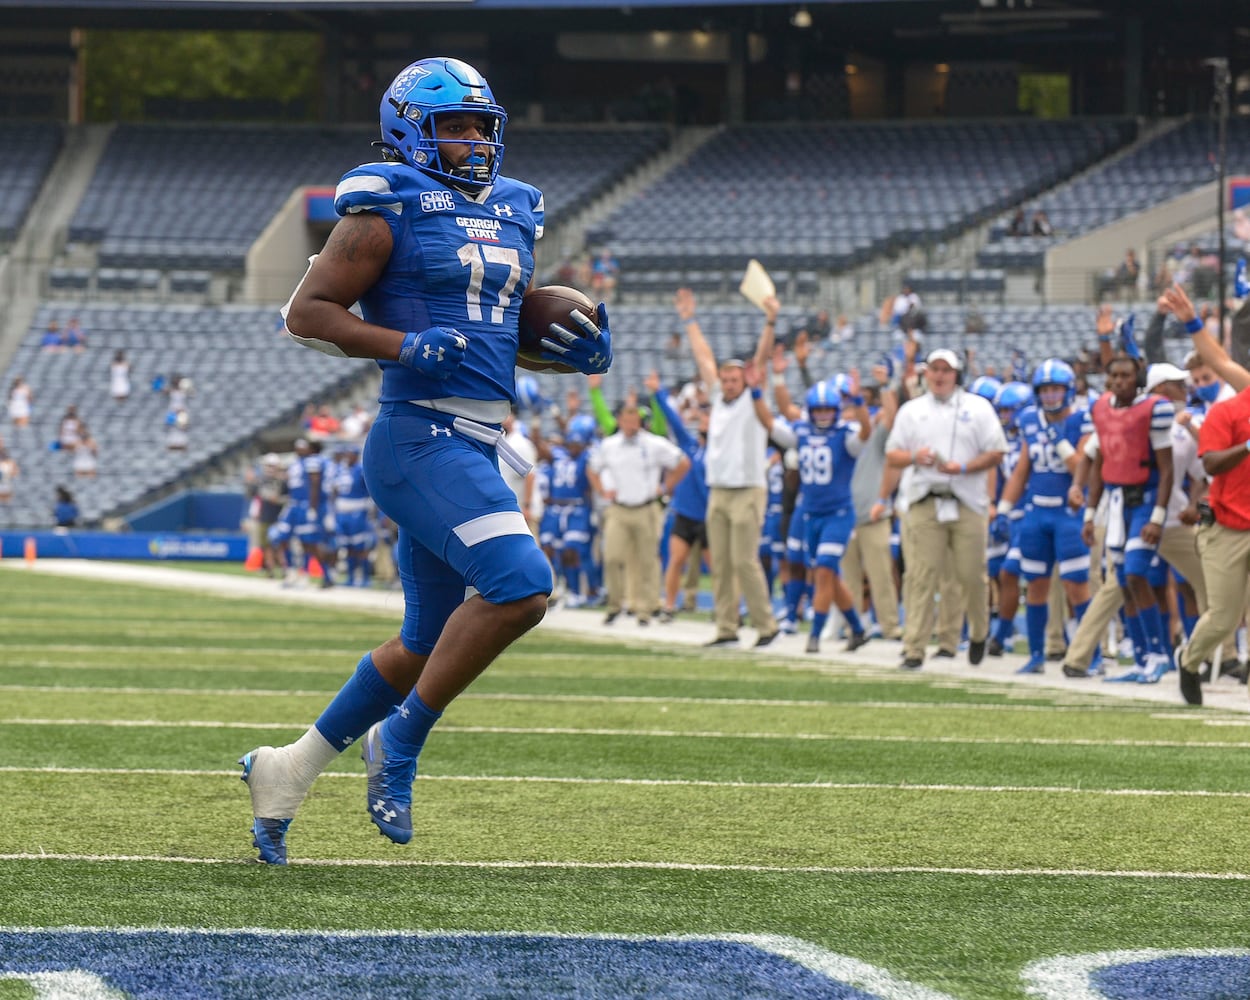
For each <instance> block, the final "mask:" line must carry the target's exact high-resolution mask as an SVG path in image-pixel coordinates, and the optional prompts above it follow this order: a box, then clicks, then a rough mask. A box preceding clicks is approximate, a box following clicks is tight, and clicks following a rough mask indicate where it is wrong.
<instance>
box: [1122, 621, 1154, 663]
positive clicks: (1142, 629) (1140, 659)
mask: <svg viewBox="0 0 1250 1000" xmlns="http://www.w3.org/2000/svg"><path fill="white" fill-rule="evenodd" d="M1124 629H1125V631H1126V632H1128V634H1129V638H1131V639H1132V640H1133V657H1134V659H1136V660H1137V665H1138V666H1141V665H1142V664H1143V663H1145V662H1146V654H1147V653H1148V652H1149V651H1150V645H1149V642H1148V641H1147V639H1146V626H1145V624H1144V623H1143V622H1142V620H1141V615H1140V614H1136V615H1130V614H1129V613H1128V612H1127V611H1126V612H1125V613H1124Z"/></svg>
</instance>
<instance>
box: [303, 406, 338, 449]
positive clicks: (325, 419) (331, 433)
mask: <svg viewBox="0 0 1250 1000" xmlns="http://www.w3.org/2000/svg"><path fill="white" fill-rule="evenodd" d="M341 429H342V425H341V424H340V423H339V418H338V417H336V416H335V415H334V411H333V410H332V409H331V408H330V405H329V404H328V403H322V404H321V405H320V406H318V407H317V412H316V413H314V414H313V416H312V419H310V420H309V421H308V436H309V437H310V438H313V439H314V440H318V441H325V440H327V439H329V438H332V437H337V436H338V433H339V431H340V430H341Z"/></svg>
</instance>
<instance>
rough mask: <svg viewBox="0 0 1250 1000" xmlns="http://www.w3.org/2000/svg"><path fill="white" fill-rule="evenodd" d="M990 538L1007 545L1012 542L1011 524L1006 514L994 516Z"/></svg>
mask: <svg viewBox="0 0 1250 1000" xmlns="http://www.w3.org/2000/svg"><path fill="white" fill-rule="evenodd" d="M990 537H991V538H992V539H994V541H996V542H1003V543H1006V542H1009V541H1010V540H1011V524H1010V522H1008V520H1007V515H1006V514H995V515H994V520H992V521H991V522H990Z"/></svg>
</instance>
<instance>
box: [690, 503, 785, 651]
mask: <svg viewBox="0 0 1250 1000" xmlns="http://www.w3.org/2000/svg"><path fill="white" fill-rule="evenodd" d="M767 501H768V493H767V491H766V490H765V489H764V487H763V486H744V487H741V488H738V489H734V488H730V487H726V486H713V487H712V488H711V489H710V490H709V491H708V501H707V544H708V549H709V550H710V551H711V554H712V596H713V599H714V600H715V603H716V636H717V638H719V639H727V638H730V637H732V636H736V635H737V634H738V599H739V598H740V597H745V598H746V602H747V614H748V616H749V617H750V621H751V625H752V627H753V628H755V629H757V630H758V631H759V632H760V634H761V635H771V634H772V633H774V632H776V631H777V619H776V618H774V617H773V608H772V602H770V601H769V599H768V585H767V583H765V581H764V568H763V567H762V566H760V528H761V527H762V526H763V524H764V507H765V505H766V503H767ZM735 583H736V584H737V586H735ZM739 588H741V593H739Z"/></svg>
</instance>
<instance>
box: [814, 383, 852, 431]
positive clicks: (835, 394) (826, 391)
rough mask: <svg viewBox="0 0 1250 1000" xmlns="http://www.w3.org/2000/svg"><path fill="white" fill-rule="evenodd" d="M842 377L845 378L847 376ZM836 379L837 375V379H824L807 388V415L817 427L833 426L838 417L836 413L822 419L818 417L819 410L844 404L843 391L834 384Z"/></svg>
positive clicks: (834, 408)
mask: <svg viewBox="0 0 1250 1000" xmlns="http://www.w3.org/2000/svg"><path fill="white" fill-rule="evenodd" d="M842 377H843V378H845V377H846V376H842ZM835 380H836V377H835V379H824V380H823V381H820V382H817V383H816V384H815V385H814V386H812V387H811V388H810V389H808V390H807V397H806V398H805V399H804V403H806V404H807V416H808V419H810V420H811V422H812V423H813V424H815V425H816V426H817V427H832V426H833V422H834V421H835V420H836V419H837V414H836V413H834V414H832V415H829V416H827V417H823V418H822V419H820V420H817V419H816V411H817V410H820V409H824V410H829V409H833V410H837V409H838V408H839V407H841V405H842V393H841V392H839V391H838V389H837V387H836V385H835V384H834V382H835Z"/></svg>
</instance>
